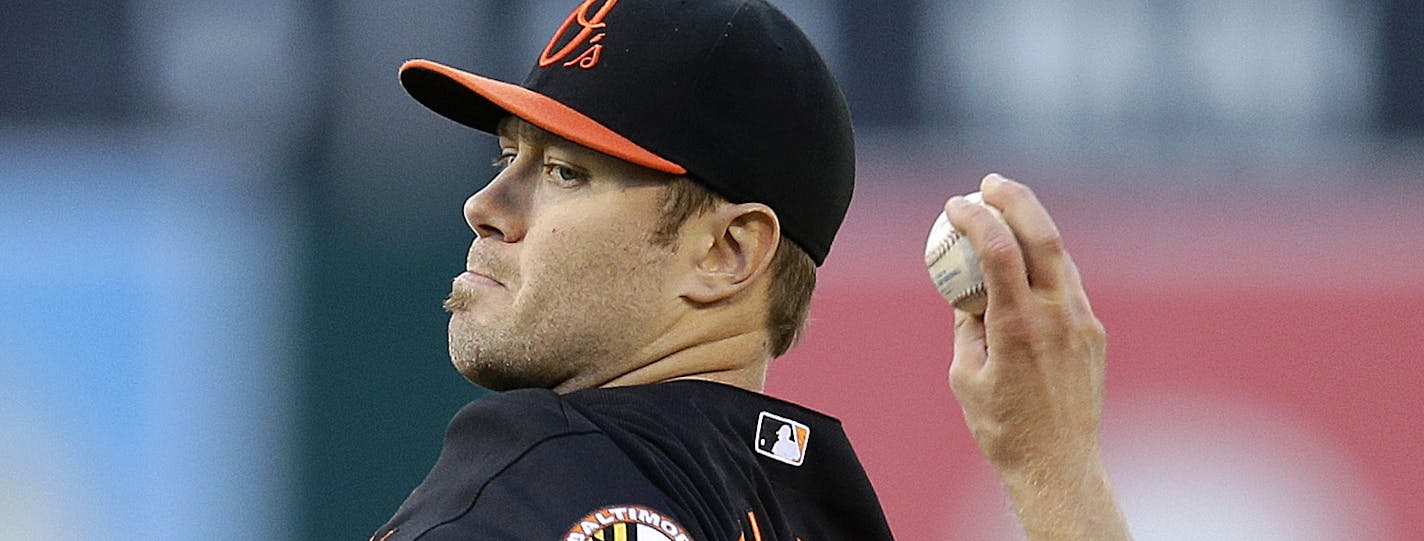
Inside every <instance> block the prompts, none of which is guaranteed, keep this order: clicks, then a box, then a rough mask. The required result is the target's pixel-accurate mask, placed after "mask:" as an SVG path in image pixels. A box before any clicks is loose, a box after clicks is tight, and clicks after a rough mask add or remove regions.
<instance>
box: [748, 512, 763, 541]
mask: <svg viewBox="0 0 1424 541" xmlns="http://www.w3.org/2000/svg"><path fill="white" fill-rule="evenodd" d="M747 519H749V520H751V521H752V541H761V526H757V521H756V513H753V512H751V511H747ZM744 535H745V534H744Z"/></svg>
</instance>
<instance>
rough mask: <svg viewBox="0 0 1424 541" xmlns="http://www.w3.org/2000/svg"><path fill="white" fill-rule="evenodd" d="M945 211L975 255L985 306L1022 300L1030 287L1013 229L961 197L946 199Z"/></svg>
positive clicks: (1002, 305)
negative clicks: (984, 293) (984, 290)
mask: <svg viewBox="0 0 1424 541" xmlns="http://www.w3.org/2000/svg"><path fill="white" fill-rule="evenodd" d="M945 213H946V214H948V215H949V222H950V223H951V224H953V225H954V228H955V229H956V230H958V231H959V232H961V233H963V234H964V236H966V237H968V238H969V245H970V246H973V247H974V253H975V255H977V256H978V257H979V264H980V267H981V268H982V270H983V271H984V287H985V289H986V290H987V293H988V295H989V308H990V309H991V310H992V309H993V308H994V307H996V306H1000V307H1006V308H1007V307H1009V306H1013V305H1017V304H1021V303H1023V302H1025V301H1026V300H1027V299H1028V297H1029V295H1031V294H1032V290H1030V289H1029V285H1028V274H1027V271H1026V270H1025V268H1024V259H1023V251H1022V250H1021V249H1020V248H1019V242H1018V240H1016V239H1015V238H1014V232H1013V231H1012V230H1010V229H1009V227H1008V226H1006V225H1004V224H1003V223H1000V222H999V220H998V219H997V218H995V217H994V215H993V214H990V213H989V209H987V208H984V207H983V206H981V205H976V204H973V203H970V202H968V201H966V200H965V199H964V197H962V196H954V197H951V198H949V201H948V202H947V203H945Z"/></svg>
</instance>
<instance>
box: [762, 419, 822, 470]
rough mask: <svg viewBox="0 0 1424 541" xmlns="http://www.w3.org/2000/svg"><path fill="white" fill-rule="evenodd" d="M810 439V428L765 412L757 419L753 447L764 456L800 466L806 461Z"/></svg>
mask: <svg viewBox="0 0 1424 541" xmlns="http://www.w3.org/2000/svg"><path fill="white" fill-rule="evenodd" d="M810 439H811V428H810V427H808V426H806V425H803V424H801V423H798V422H796V421H792V420H791V419H787V418H785V417H782V416H780V415H775V414H772V413H767V412H765V411H763V412H761V415H760V416H759V417H757V431H756V441H755V442H753V444H752V447H755V448H756V452H758V453H761V454H762V455H765V456H768V457H771V458H774V459H776V460H778V461H781V462H785V463H787V464H790V465H792V466H800V465H801V462H802V461H804V460H806V442H807V441H808V440H810Z"/></svg>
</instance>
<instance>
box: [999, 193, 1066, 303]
mask: <svg viewBox="0 0 1424 541" xmlns="http://www.w3.org/2000/svg"><path fill="white" fill-rule="evenodd" d="M980 190H981V191H983V192H984V200H985V201H987V202H988V203H989V204H991V205H993V206H995V207H996V208H998V209H999V210H1000V211H1002V212H1003V213H1004V219H1006V220H1008V222H1009V225H1010V226H1011V227H1012V228H1013V230H1014V236H1015V237H1017V238H1018V240H1019V247H1020V248H1021V249H1022V250H1023V259H1024V266H1025V268H1026V269H1027V272H1028V283H1029V285H1030V286H1031V287H1033V289H1035V290H1038V291H1055V292H1056V291H1059V288H1060V287H1062V285H1063V281H1064V275H1063V257H1064V250H1063V237H1062V236H1061V235H1059V233H1058V226H1057V225H1056V224H1054V223H1053V217H1052V216H1049V214H1048V210H1047V209H1045V208H1044V207H1043V204H1042V203H1040V202H1039V200H1038V196H1037V195H1035V194H1034V193H1033V190H1031V189H1029V187H1028V186H1025V185H1023V184H1022V183H1019V182H1015V181H1013V180H1010V179H1007V178H1004V177H1003V176H1001V175H999V174H998V173H991V174H989V175H988V176H986V177H984V181H983V182H982V183H981V184H980Z"/></svg>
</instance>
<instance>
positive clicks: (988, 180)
mask: <svg viewBox="0 0 1424 541" xmlns="http://www.w3.org/2000/svg"><path fill="white" fill-rule="evenodd" d="M1003 183H1004V176H1003V175H1000V174H998V173H989V176H987V177H984V185H985V186H998V185H1000V184H1003Z"/></svg>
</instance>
